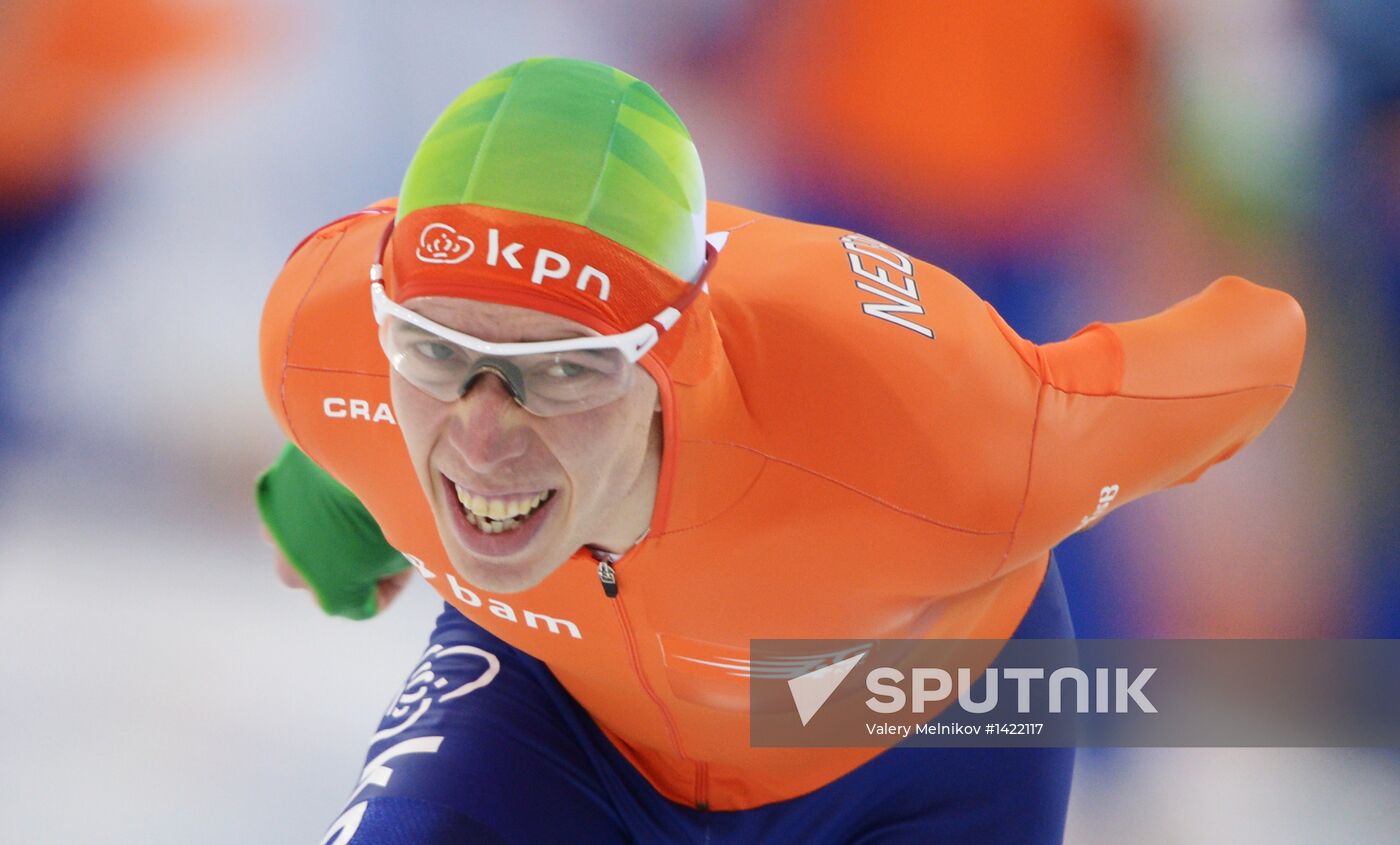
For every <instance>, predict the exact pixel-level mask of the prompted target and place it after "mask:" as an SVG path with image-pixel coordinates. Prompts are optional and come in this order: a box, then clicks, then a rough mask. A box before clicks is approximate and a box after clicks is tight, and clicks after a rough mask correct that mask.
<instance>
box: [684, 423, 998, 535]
mask: <svg viewBox="0 0 1400 845" xmlns="http://www.w3.org/2000/svg"><path fill="white" fill-rule="evenodd" d="M684 442H686V443H703V444H705V445H709V446H727V447H729V448H731V449H738V450H740V451H743V452H752V453H753V454H755V455H758V456H759V457H761V458H763V459H764V460H765V464H764V466H765V468H766V467H767V464H768V463H774V464H778V465H780V466H785V467H790V468H792V469H795V470H798V471H799V472H805V473H807V474H808V475H811V476H813V477H815V478H820V479H821V480H823V481H827V482H830V483H832V484H835V485H836V486H837V487H840V488H842V489H843V490H847V491H849V492H851V493H855V494H856V495H858V496H861V497H863V498H866V499H869V500H870V501H872V502H874V503H875V504H877V505H880V506H881V507H885V508H888V509H889V510H892V511H894V512H895V513H900V514H903V515H905V516H908V517H911V518H913V519H917V520H919V521H920V522H926V523H928V524H930V525H936V526H938V527H939V528H946V529H948V530H950V531H958V532H961V533H963V534H972V535H975V536H979V537H995V536H997V535H999V534H1007V533H1009V532H1007V531H1005V530H1000V531H993V530H987V529H981V528H967V527H964V526H962V525H954V524H952V523H950V522H944V521H942V520H939V519H934V518H933V517H931V516H927V515H925V514H922V513H919V512H917V511H912V510H909V509H908V508H902V507H900V506H899V505H896V504H895V503H894V502H891V501H889V500H888V499H884V498H882V497H880V496H877V495H875V494H874V493H871V492H868V491H866V490H862V489H860V488H859V487H856V486H855V485H853V484H850V483H847V482H845V481H842V480H840V479H839V478H833V477H831V476H829V475H826V474H824V473H820V472H817V471H816V470H814V469H812V468H811V467H808V466H803V465H802V464H799V463H797V462H796V461H792V460H788V459H787V458H780V457H778V456H776V455H770V454H768V453H767V452H764V451H763V450H761V449H755V448H754V447H752V446H748V445H746V444H743V443H733V442H730V441H727V440H687V441H684Z"/></svg>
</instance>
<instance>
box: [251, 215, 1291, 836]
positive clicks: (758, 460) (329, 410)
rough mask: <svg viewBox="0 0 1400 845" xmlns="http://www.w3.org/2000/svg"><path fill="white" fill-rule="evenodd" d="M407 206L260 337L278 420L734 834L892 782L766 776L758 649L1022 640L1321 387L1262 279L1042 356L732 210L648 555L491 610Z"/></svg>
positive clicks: (920, 272)
mask: <svg viewBox="0 0 1400 845" xmlns="http://www.w3.org/2000/svg"><path fill="white" fill-rule="evenodd" d="M392 207H393V206H392V201H386V202H385V203H381V204H378V205H377V206H375V207H371V208H370V209H367V210H366V211H365V212H362V213H359V214H355V215H351V216H350V217H348V218H345V219H342V220H341V221H337V222H336V223H334V224H331V225H330V226H327V227H325V228H323V229H322V230H320V231H318V232H316V233H315V234H314V235H312V236H311V237H309V238H308V239H307V240H306V241H304V242H303V243H302V244H301V245H300V246H299V247H298V248H297V249H296V251H295V252H294V253H293V255H292V256H291V258H290V259H289V260H288V262H287V264H286V267H285V269H284V270H283V272H282V274H281V275H280V277H279V278H278V280H277V282H276V284H275V286H274V288H273V290H272V292H271V294H270V295H269V298H268V301H267V306H266V310H265V313H264V317H263V325H262V334H261V353H262V374H263V383H264V387H265V389H266V393H267V399H268V402H269V405H270V406H271V408H272V410H273V413H274V414H275V415H276V417H277V419H278V421H279V423H280V424H281V425H282V427H283V430H284V431H285V432H286V434H287V436H288V437H289V438H291V439H292V441H293V442H294V443H295V444H296V445H297V446H298V447H299V448H300V449H301V450H303V451H304V452H305V453H306V454H307V455H309V456H310V457H311V458H312V460H314V461H315V462H316V463H317V464H319V465H320V466H321V467H323V468H324V469H325V470H326V471H328V472H329V473H330V474H331V475H332V476H333V477H334V478H335V479H337V480H338V481H339V482H341V483H342V484H344V485H345V486H346V487H348V488H349V489H350V490H351V491H353V493H354V494H355V495H356V496H357V497H358V498H359V499H360V500H361V501H362V502H363V503H364V505H365V506H366V507H367V508H368V510H369V512H370V513H371V514H372V515H373V516H374V518H375V520H377V522H378V523H379V526H380V528H381V529H382V531H383V533H384V536H385V538H386V539H387V540H388V541H389V542H390V543H391V544H392V545H393V546H394V547H395V548H397V549H398V550H400V551H401V552H403V553H404V554H405V555H406V556H407V557H408V558H409V559H410V561H411V562H413V564H414V565H415V566H417V568H418V569H419V571H420V572H421V574H422V576H423V577H424V578H426V579H427V581H428V583H429V584H430V585H431V586H432V587H433V588H434V589H436V590H437V591H438V593H440V594H441V595H442V597H443V598H444V599H446V600H447V601H448V602H449V603H451V604H452V605H454V606H455V607H457V608H458V609H459V610H460V611H461V612H462V613H463V614H465V615H466V616H467V617H469V618H470V619H471V620H472V621H474V622H476V623H477V624H479V625H480V626H482V627H483V628H486V629H487V630H488V631H490V632H491V633H492V634H494V635H496V636H497V637H499V638H501V639H502V640H504V641H506V642H507V643H509V644H511V645H512V646H515V647H517V648H519V649H521V650H523V651H525V652H527V653H528V654H530V655H533V656H534V657H536V658H538V659H540V660H541V661H543V662H544V663H545V664H546V665H547V666H548V667H549V669H550V671H551V672H553V673H554V675H555V676H556V677H557V678H558V680H559V681H560V683H561V684H562V685H563V686H564V688H566V689H567V690H568V692H569V693H570V694H571V695H572V696H573V697H574V698H575V699H577V701H578V702H579V703H580V704H581V705H582V706H583V707H584V708H585V709H586V710H587V711H588V713H589V714H590V715H591V716H592V717H593V719H594V720H595V721H596V722H597V724H598V725H599V726H600V727H601V728H602V730H603V731H604V733H605V734H606V735H607V736H608V738H609V739H610V740H611V741H612V742H613V743H614V745H615V746H616V747H617V748H618V750H619V751H620V752H621V753H622V754H623V755H624V756H625V757H626V758H627V759H628V760H629V761H630V762H631V763H632V764H633V765H635V766H636V767H637V769H638V770H640V771H641V772H642V773H643V774H644V775H645V776H646V777H647V779H648V780H649V781H650V782H651V783H652V785H654V786H655V787H656V788H657V789H658V790H659V791H660V792H661V793H662V794H663V795H665V796H667V797H668V798H670V799H672V800H675V801H679V802H683V803H688V804H694V805H697V806H708V807H710V808H711V809H714V810H737V809H747V808H751V807H755V806H759V805H762V804H766V803H769V802H773V801H779V800H784V799H788V798H792V797H795V796H798V795H802V794H805V793H807V792H810V791H812V790H814V789H816V788H818V787H820V786H822V785H823V784H826V783H828V782H830V781H832V780H834V779H836V778H838V777H840V776H841V775H843V774H845V773H847V772H849V771H851V770H853V769H855V768H856V767H857V766H859V765H860V764H862V763H863V762H865V761H867V760H869V759H871V758H872V757H873V756H874V755H876V754H878V753H880V749H872V748H859V749H811V748H753V747H750V744H749V723H748V711H747V707H748V685H747V677H746V676H745V672H744V670H743V667H744V666H745V665H747V653H748V642H749V640H750V639H756V638H851V639H855V638H877V637H887V638H994V639H995V638H1006V637H1007V636H1009V635H1010V634H1011V633H1012V632H1013V631H1014V630H1015V629H1016V627H1017V624H1018V623H1019V621H1020V620H1021V618H1022V616H1023V615H1024V613H1025V611H1026V609H1027V607H1028V606H1029V604H1030V602H1031V599H1032V597H1033V596H1034V595H1035V593H1036V591H1037V589H1038V587H1039V586H1040V584H1041V580H1042V577H1043V576H1044V573H1045V569H1046V566H1047V563H1048V555H1049V551H1050V549H1051V548H1052V547H1053V546H1054V545H1055V544H1056V543H1058V542H1059V541H1060V540H1062V539H1063V538H1065V537H1066V536H1068V535H1070V534H1072V533H1074V532H1075V531H1078V530H1080V529H1082V528H1085V527H1087V526H1089V525H1093V524H1095V523H1096V522H1098V521H1099V520H1101V519H1102V518H1103V516H1104V515H1105V514H1106V513H1107V512H1109V511H1111V510H1113V509H1115V508H1117V507H1119V506H1121V505H1122V504H1124V503H1126V502H1129V501H1132V500H1133V499H1137V498H1139V497H1141V496H1144V495H1146V494H1148V493H1151V492H1153V491H1155V490H1160V489H1163V488H1165V487H1170V486H1173V485H1176V484H1182V483H1185V482H1189V481H1193V480H1195V479H1196V478H1198V477H1199V476H1200V475H1201V473H1202V472H1204V471H1205V470H1206V469H1207V468H1208V467H1210V466H1211V465H1213V464H1216V463H1218V462H1220V461H1223V460H1225V459H1226V458H1228V457H1230V456H1231V455H1233V454H1235V452H1237V451H1238V450H1239V449H1240V448H1241V447H1243V446H1244V445H1245V444H1246V443H1248V442H1249V441H1250V440H1252V439H1253V438H1254V437H1256V436H1257V435H1258V434H1259V433H1260V432H1261V431H1262V430H1263V429H1264V427H1265V426H1266V425H1267V424H1268V423H1269V421H1270V420H1271V419H1272V418H1273V417H1274V415H1275V414H1276V413H1278V411H1279V409H1280V408H1281V407H1282V405H1283V403H1284V401H1285V400H1286V399H1287V398H1288V395H1289V393H1290V392H1291V391H1292V389H1293V385H1294V383H1295V380H1296V377H1297V374H1298V370H1299V368H1300V366H1301V363H1302V355H1303V347H1304V338H1305V326H1304V320H1303V314H1302V310H1301V308H1300V307H1299V306H1298V304H1297V302H1296V301H1294V300H1293V298H1292V297H1290V296H1288V295H1287V294H1285V293H1282V292H1279V291H1276V290H1271V289H1268V288H1264V287H1260V286H1258V285H1255V284H1252V283H1250V282H1247V281H1245V280H1243V279H1240V278H1237V277H1225V278H1222V279H1219V280H1217V281H1216V282H1214V283H1213V284H1211V285H1210V286H1209V287H1207V288H1206V289H1205V290H1203V291H1202V292H1201V293H1199V294H1197V295H1195V296H1192V297H1190V298H1188V299H1186V300H1184V301H1182V302H1180V303H1178V304H1176V305H1175V306H1173V307H1171V308H1169V309H1167V310H1166V311H1163V312H1161V313H1159V314H1156V315H1154V316H1152V317H1148V318H1145V319H1140V320H1133V321H1128V322H1123V323H1114V324H1104V323H1092V324H1090V325H1088V326H1086V327H1085V328H1083V329H1082V330H1080V331H1079V332H1077V333H1076V334H1074V335H1073V336H1072V337H1070V338H1069V339H1068V340H1064V341H1061V342H1058V343H1050V344H1044V345H1037V344H1034V343H1031V342H1029V341H1026V340H1024V339H1022V338H1021V337H1019V336H1018V335H1017V334H1016V332H1015V331H1014V330H1013V329H1012V328H1011V327H1010V326H1008V325H1007V324H1006V323H1005V322H1004V321H1003V320H1002V319H1001V317H1000V316H999V315H998V314H997V313H996V311H995V310H993V309H992V307H991V306H990V305H988V304H987V303H986V302H984V301H983V300H982V299H980V298H979V297H978V296H977V295H976V294H975V293H973V291H971V290H970V289H969V288H968V287H967V286H966V285H964V284H963V283H961V282H960V281H958V280H957V279H956V278H954V277H952V276H951V275H949V274H948V273H946V272H944V271H943V270H940V269H938V268H937V267H935V266H933V265H930V264H928V263H925V262H922V261H919V260H917V259H914V258H912V257H910V256H908V255H906V254H904V253H903V252H900V251H899V250H897V249H895V248H893V247H890V246H888V245H885V244H882V243H880V242H878V241H875V240H873V239H870V238H865V237H862V236H859V235H856V234H854V233H850V232H846V231H842V230H840V229H834V228H828V227H823V226H815V225H808V224H804V223H798V222H794V221H790V220H784V219H780V218H777V217H772V216H768V215H764V214H760V213H757V212H754V211H748V210H746V209H742V208H738V207H736V206H730V205H725V204H722V203H716V202H712V203H710V205H709V223H710V229H711V231H712V232H714V233H718V239H720V240H723V247H722V249H721V250H720V252H719V258H718V263H717V264H716V266H715V268H714V270H713V271H712V273H711V275H710V277H709V295H708V296H701V297H700V298H699V299H698V300H696V302H695V304H694V305H692V306H691V308H692V309H694V312H693V320H694V322H693V323H692V325H691V328H690V330H689V331H688V332H687V334H686V336H685V349H684V350H681V351H680V353H679V354H675V355H672V356H670V360H669V361H668V363H667V364H666V365H665V366H658V365H657V364H656V362H655V361H654V360H650V361H648V360H644V362H643V363H644V364H649V366H648V370H649V371H650V372H651V374H652V376H653V377H655V378H656V379H657V382H658V386H659V390H660V398H661V406H662V411H661V413H662V422H663V450H662V465H661V470H660V482H659V488H658V492H657V498H656V505H655V508H654V512H653V517H652V522H651V527H650V530H649V532H648V533H647V534H646V536H645V537H644V539H643V540H642V541H641V542H640V543H639V544H638V545H636V546H635V547H633V548H632V549H631V550H629V551H628V552H627V553H626V554H624V555H623V556H622V557H621V558H620V559H617V560H615V561H613V564H612V570H613V573H615V579H616V580H615V584H613V585H606V586H608V587H609V589H604V585H602V584H600V576H599V569H598V566H597V564H596V562H595V560H594V558H593V557H592V555H591V554H590V553H589V552H588V551H587V550H584V549H581V550H580V551H579V552H577V553H576V554H575V555H574V556H573V557H572V558H571V559H570V560H569V561H567V562H566V563H565V564H563V565H562V566H561V567H560V568H559V569H557V570H556V571H555V572H554V573H553V574H551V575H550V576H549V577H547V578H546V579H544V580H543V581H542V582H541V583H539V584H538V585H536V586H535V587H532V588H530V589H527V590H524V591H522V592H518V593H513V594H509V595H494V594H491V593H487V592H485V591H483V590H480V589H477V588H475V587H474V586H473V585H471V584H470V583H467V582H466V581H465V579H464V578H462V577H461V576H460V575H459V574H457V573H456V572H455V570H454V569H453V567H452V566H451V564H450V563H449V562H448V559H447V556H446V553H445V552H444V550H443V548H442V545H441V541H440V539H439V537H438V534H437V531H436V527H435V523H434V520H433V517H432V514H431V512H430V510H429V506H428V503H427V501H426V499H425V497H424V494H423V492H422V490H421V488H420V487H419V484H418V481H417V478H416V476H415V474H414V472H413V469H412V467H411V466H410V463H409V458H408V453H407V450H406V448H405V446H404V443H403V441H402V439H401V437H400V435H399V432H398V430H397V427H396V421H395V419H394V416H393V409H392V403H391V401H390V395H389V380H388V363H387V361H386V359H385V357H384V354H383V352H382V351H381V350H380V347H379V343H378V339H377V327H376V325H375V321H374V318H373V316H372V314H371V309H370V296H369V281H368V268H369V265H370V262H371V261H372V259H373V256H374V251H375V248H376V246H377V241H378V238H379V236H380V234H381V232H382V231H383V228H384V226H385V224H386V223H387V222H388V214H389V212H390V211H391V210H392ZM655 354H656V353H655V351H653V352H652V353H649V355H652V356H654V355H655ZM613 587H615V589H612V588H613Z"/></svg>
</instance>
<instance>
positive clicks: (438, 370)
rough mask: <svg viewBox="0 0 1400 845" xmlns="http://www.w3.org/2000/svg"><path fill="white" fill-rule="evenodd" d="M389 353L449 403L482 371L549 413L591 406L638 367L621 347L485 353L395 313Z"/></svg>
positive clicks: (627, 384) (623, 386)
mask: <svg viewBox="0 0 1400 845" xmlns="http://www.w3.org/2000/svg"><path fill="white" fill-rule="evenodd" d="M386 328H387V331H386V332H385V333H384V338H385V339H384V346H385V348H384V351H385V353H386V354H387V355H388V357H389V362H390V363H391V364H392V365H393V367H394V370H395V371H396V372H397V373H398V374H399V375H401V376H403V378H404V379H405V380H407V381H408V382H409V383H410V384H412V385H413V386H414V387H416V388H418V389H419V390H421V391H423V392H424V393H427V394H428V395H430V396H432V397H433V398H435V399H438V400H440V401H443V402H451V401H455V400H456V399H458V398H460V397H461V396H462V395H463V394H464V393H465V392H466V390H467V388H468V387H469V386H470V384H471V382H472V381H473V380H474V379H475V378H476V376H477V375H479V374H482V373H486V374H490V375H496V376H498V377H499V378H501V379H502V381H505V382H506V384H507V386H508V387H509V388H510V390H511V393H512V394H514V395H515V396H516V398H517V400H518V401H520V403H521V404H522V405H524V406H525V408H526V409H527V410H529V411H530V412H532V413H534V414H538V415H540V416H545V417H553V416H560V415H562V414H573V413H579V412H581V411H587V410H591V409H593V408H597V407H599V406H601V405H605V404H607V403H609V402H612V401H614V400H616V399H618V398H620V397H621V396H622V395H623V394H625V393H627V391H628V390H630V389H631V388H632V385H633V384H634V382H635V379H636V378H637V377H638V372H637V371H638V367H637V365H636V364H633V363H631V362H629V361H628V360H627V358H626V356H625V355H623V353H622V351H621V350H619V349H615V348H607V349H579V350H571V351H567V352H541V353H532V354H526V355H507V356H491V355H483V354H481V353H478V352H475V351H473V350H470V349H466V348H465V347H462V346H459V345H457V344H455V343H453V342H451V341H449V340H447V339H445V338H442V337H439V336H438V335H436V334H434V333H432V332H430V331H427V330H426V329H423V328H420V327H418V326H415V325H413V324H411V323H409V322H407V321H405V320H402V319H400V318H399V317H396V316H392V315H390V316H389V317H388V318H387V320H386Z"/></svg>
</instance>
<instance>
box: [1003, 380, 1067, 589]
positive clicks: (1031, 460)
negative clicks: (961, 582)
mask: <svg viewBox="0 0 1400 845" xmlns="http://www.w3.org/2000/svg"><path fill="white" fill-rule="evenodd" d="M1052 387H1053V385H1050V384H1047V383H1045V382H1041V384H1040V390H1038V391H1036V394H1035V419H1034V420H1032V421H1031V440H1030V448H1029V449H1028V450H1027V451H1028V452H1029V454H1028V455H1027V456H1026V486H1025V489H1024V490H1022V491H1021V504H1020V506H1019V507H1017V508H1016V519H1015V520H1014V521H1013V522H1012V523H1011V536H1010V537H1009V538H1007V541H1006V551H1005V552H1003V553H1002V555H1001V563H999V564H997V568H996V570H995V571H993V572H992V578H996V577H997V576H999V575H1001V573H1002V572H1003V571H1004V570H1005V569H1006V563H1007V561H1008V560H1009V559H1010V558H1011V549H1012V548H1013V547H1014V546H1015V545H1016V532H1017V531H1019V530H1020V529H1021V517H1022V516H1023V515H1024V514H1025V512H1026V503H1027V502H1029V501H1030V498H1031V476H1032V474H1033V473H1034V472H1035V440H1036V435H1037V434H1039V433H1040V410H1041V408H1043V407H1044V405H1045V403H1044V399H1045V391H1046V389H1047V388H1052Z"/></svg>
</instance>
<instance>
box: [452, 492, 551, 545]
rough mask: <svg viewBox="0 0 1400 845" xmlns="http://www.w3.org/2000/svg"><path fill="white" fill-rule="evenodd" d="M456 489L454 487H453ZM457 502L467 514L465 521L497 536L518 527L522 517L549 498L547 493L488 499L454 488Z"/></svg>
mask: <svg viewBox="0 0 1400 845" xmlns="http://www.w3.org/2000/svg"><path fill="white" fill-rule="evenodd" d="M453 486H454V487H456V485H453ZM456 492H457V501H459V502H461V503H462V507H463V508H464V509H465V510H466V512H467V521H468V522H470V523H471V524H472V525H475V526H477V527H478V528H480V529H481V530H482V532H483V533H486V534H499V533H501V532H502V531H509V530H511V529H512V528H515V527H517V526H519V525H520V522H521V520H518V519H516V517H522V516H526V515H528V514H530V513H531V512H532V511H534V509H535V508H537V507H539V506H540V503H541V502H543V501H544V500H545V499H546V498H548V497H549V491H548V490H546V491H543V492H541V493H536V494H534V495H531V496H525V497H523V498H515V499H488V498H486V497H484V496H475V495H471V494H468V493H466V492H464V491H463V490H462V488H460V487H456Z"/></svg>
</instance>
